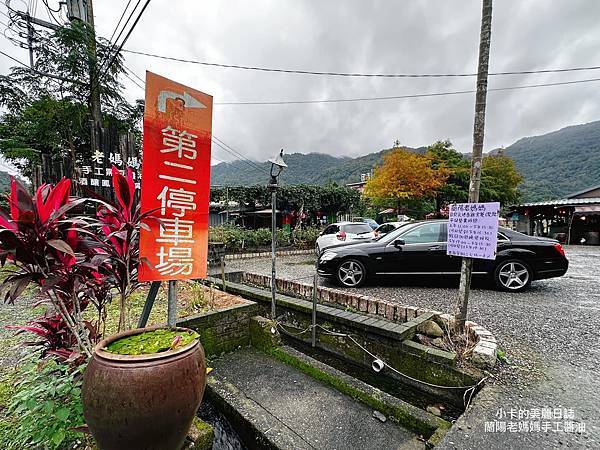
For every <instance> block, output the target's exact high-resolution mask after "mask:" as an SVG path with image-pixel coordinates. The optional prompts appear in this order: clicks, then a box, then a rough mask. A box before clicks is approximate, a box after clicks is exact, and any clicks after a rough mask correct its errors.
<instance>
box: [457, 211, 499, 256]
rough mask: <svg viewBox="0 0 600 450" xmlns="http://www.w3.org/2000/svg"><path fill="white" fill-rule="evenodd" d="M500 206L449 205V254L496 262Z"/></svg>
mask: <svg viewBox="0 0 600 450" xmlns="http://www.w3.org/2000/svg"><path fill="white" fill-rule="evenodd" d="M499 210H500V203H498V202H492V203H457V204H454V205H450V216H449V220H448V250H447V254H448V255H452V256H462V257H466V258H480V259H496V245H497V240H498V212H499Z"/></svg>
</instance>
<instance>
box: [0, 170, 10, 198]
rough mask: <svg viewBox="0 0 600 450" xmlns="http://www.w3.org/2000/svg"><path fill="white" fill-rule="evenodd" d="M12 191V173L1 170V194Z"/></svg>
mask: <svg viewBox="0 0 600 450" xmlns="http://www.w3.org/2000/svg"><path fill="white" fill-rule="evenodd" d="M4 192H10V174H8V173H6V172H2V171H1V170H0V194H2V193H4Z"/></svg>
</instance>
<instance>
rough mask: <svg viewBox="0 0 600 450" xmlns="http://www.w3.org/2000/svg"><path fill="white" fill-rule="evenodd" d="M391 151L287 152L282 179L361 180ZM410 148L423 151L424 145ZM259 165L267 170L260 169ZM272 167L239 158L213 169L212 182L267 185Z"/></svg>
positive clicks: (298, 181)
mask: <svg viewBox="0 0 600 450" xmlns="http://www.w3.org/2000/svg"><path fill="white" fill-rule="evenodd" d="M389 150H390V149H386V150H382V151H380V152H377V153H369V154H368V155H365V156H359V157H358V158H348V157H335V156H330V155H325V154H323V153H308V154H306V155H305V154H302V153H292V154H290V155H284V159H285V162H286V164H287V165H288V168H287V169H286V170H285V172H284V173H283V175H282V182H283V183H285V184H288V185H290V184H322V185H323V184H327V183H329V182H336V183H338V184H346V183H353V182H357V181H360V174H361V173H368V172H369V171H370V170H371V169H372V168H373V166H374V165H376V164H379V163H381V162H382V161H383V155H384V154H385V153H386V152H388V151H389ZM409 150H412V151H415V152H418V153H423V152H424V151H425V147H421V148H418V149H409ZM257 165H258V166H260V167H262V168H263V170H264V171H263V170H260V169H258V168H257V167H256V166H257ZM270 169H271V164H270V163H268V162H261V163H257V162H254V163H249V162H248V161H239V160H238V161H234V162H231V163H220V164H217V165H215V166H213V167H212V169H211V177H210V178H211V184H213V185H230V186H233V185H252V184H264V183H267V182H268V180H269V177H268V175H267V173H268V172H269V170H270ZM265 171H266V172H267V173H265Z"/></svg>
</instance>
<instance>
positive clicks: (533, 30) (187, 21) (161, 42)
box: [0, 0, 600, 161]
mask: <svg viewBox="0 0 600 450" xmlns="http://www.w3.org/2000/svg"><path fill="white" fill-rule="evenodd" d="M23 3H24V2H22V1H16V0H13V2H12V5H13V7H15V8H21V7H23ZM30 3H31V2H30ZM56 3H57V2H55V1H52V0H51V1H50V4H51V5H53V4H56ZM135 3H136V1H133V2H132V4H135ZM125 4H126V1H125V0H119V1H117V0H104V1H100V0H96V1H95V3H94V8H95V16H96V27H97V30H98V32H99V34H101V35H102V36H105V37H109V36H110V35H111V34H112V32H113V29H114V27H115V26H116V24H117V21H118V19H119V16H120V15H121V12H122V10H123V8H124V7H125ZM0 9H1V10H2V11H4V12H6V9H5V7H4V6H2V7H0ZM43 10H44V8H43V4H42V2H39V5H38V7H37V12H38V14H37V15H38V16H42V17H43V16H44V15H45V14H44V11H43ZM480 15H481V2H480V1H479V0H444V1H442V0H438V1H436V0H422V1H417V0H414V1H413V0H403V1H400V0H396V1H391V0H381V1H366V0H327V1H323V0H286V1H281V0H279V1H277V0H254V1H247V0H246V1H243V0H239V1H234V0H227V1H225V0H221V1H192V0H189V1H181V0H179V1H174V0H153V1H152V2H151V3H150V5H149V6H148V9H147V10H146V12H145V13H144V16H143V17H142V19H141V21H140V22H139V24H138V26H137V27H136V29H135V31H134V32H133V34H132V36H131V38H130V39H129V41H128V43H127V45H126V48H128V49H131V50H139V51H145V52H150V53H156V54H161V55H169V56H174V57H180V58H186V59H195V60H200V61H207V62H216V63H225V64H239V65H251V66H263V67H275V68H284V69H301V70H309V71H310V70H312V71H337V72H369V73H473V72H476V68H477V50H478V41H479V28H480ZM2 18H3V19H4V20H3V21H6V18H4V16H2ZM598 23H600V2H598V1H597V0H554V1H547V0H527V1H523V0H501V1H499V0H496V1H495V2H494V12H493V23H492V49H491V56H490V71H491V72H498V71H516V70H536V69H546V68H563V67H581V66H595V65H600V27H598ZM0 49H2V50H3V51H5V52H8V53H10V54H11V55H14V56H16V57H18V58H19V59H21V60H22V61H27V53H26V51H25V50H22V49H19V48H17V47H14V46H13V45H12V44H10V43H9V42H8V41H6V40H5V39H2V41H0ZM125 58H126V64H127V66H128V67H129V68H130V69H132V70H133V71H134V72H135V73H137V74H138V75H139V76H142V77H143V75H144V72H145V70H150V71H152V72H156V73H158V74H161V75H163V76H166V77H169V78H172V79H174V80H176V81H178V82H181V83H183V84H187V85H189V86H191V87H194V88H196V89H199V90H201V91H204V92H206V93H208V94H211V95H213V96H214V101H215V102H231V101H232V102H236V101H271V100H275V101H278V100H309V99H311V100H312V99H334V98H356V97H381V96H395V95H406V94H418V93H430V92H431V93H433V92H444V91H458V90H471V89H474V87H475V78H474V77H470V78H434V79H431V78H429V79H427V78H425V79H380V78H379V79H377V78H341V77H326V76H313V75H295V74H280V73H264V72H251V71H242V70H235V69H224V68H214V67H205V66H199V65H191V64H185V63H179V62H171V61H165V60H160V59H154V58H149V57H145V56H138V55H133V54H125ZM10 65H11V64H10V62H9V61H7V60H6V58H4V57H2V56H0V71H1V72H2V73H5V72H6V71H7V69H8V67H9V66H10ZM589 78H600V70H595V71H594V70H591V71H582V72H572V73H558V74H556V73H555V74H532V75H526V76H525V75H510V76H495V77H491V78H490V83H489V87H490V88H495V87H504V86H518V85H524V84H538V83H551V82H557V81H568V80H578V79H589ZM124 84H125V85H126V87H127V97H128V98H129V99H131V100H133V99H135V98H141V97H143V92H142V91H141V89H140V88H139V87H137V86H135V85H134V84H133V83H131V82H129V81H128V80H124ZM599 88H600V82H590V83H584V84H577V85H573V86H558V87H544V88H537V89H527V90H517V91H501V92H491V93H489V94H488V115H487V121H486V135H485V148H486V149H487V150H490V149H493V148H496V147H500V146H508V145H510V144H512V143H513V142H514V141H516V140H517V139H519V138H521V137H524V136H532V135H537V134H543V133H546V132H549V131H553V130H556V129H558V128H561V127H564V126H568V125H573V124H578V123H584V122H590V121H594V120H600V101H599V100H600V98H599V97H600V90H599ZM473 108H474V94H465V95H454V96H446V97H432V98H419V99H402V100H390V101H374V102H356V103H338V104H335V103H334V104H308V105H306V104H305V105H278V106H248V105H229V106H225V105H222V106H215V109H214V119H213V123H214V126H213V133H214V135H215V136H217V137H218V138H219V139H221V140H222V141H224V142H226V143H227V144H229V145H230V146H231V147H233V148H234V149H237V150H238V151H239V152H241V153H243V154H244V155H247V156H248V158H250V159H255V160H265V159H267V158H268V157H270V156H272V155H273V154H274V153H276V152H277V151H278V149H279V148H285V150H286V152H287V153H293V152H302V153H308V152H322V153H329V154H332V155H347V156H358V155H363V154H367V153H371V152H374V151H379V150H381V149H382V148H389V147H390V146H391V145H392V143H393V142H394V141H395V140H396V139H399V140H400V142H401V143H402V144H403V145H407V146H413V147H417V146H422V145H427V144H430V143H432V142H433V141H435V140H438V139H450V140H451V141H452V142H453V143H454V144H455V146H456V148H458V149H459V150H461V151H465V152H466V151H470V147H471V143H472V126H473V123H472V122H473ZM213 155H214V156H215V158H217V159H219V160H224V161H227V160H231V159H232V158H233V157H232V156H231V155H229V154H227V153H224V152H223V151H222V150H221V149H219V148H214V150H213Z"/></svg>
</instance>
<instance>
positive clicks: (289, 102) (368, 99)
mask: <svg viewBox="0 0 600 450" xmlns="http://www.w3.org/2000/svg"><path fill="white" fill-rule="evenodd" d="M594 81H600V78H589V79H585V80H573V81H559V82H556V83H542V84H527V85H522V86H508V87H500V88H491V89H488V92H490V91H510V90H518V89H530V88H540V87H548V86H563V85H570V84H580V83H591V82H594ZM475 92H476V91H475V90H474V89H471V90H464V91H447V92H430V93H423V94H407V95H390V96H386V97H358V98H337V99H327V100H275V101H248V102H215V103H213V105H215V106H228V105H304V104H314V103H351V102H372V101H382V100H401V99H407V98H422V97H441V96H448V95H461V94H473V93H475Z"/></svg>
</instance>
